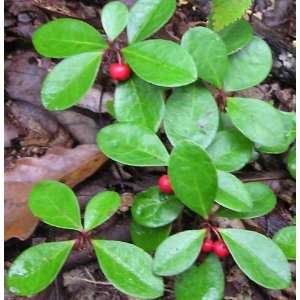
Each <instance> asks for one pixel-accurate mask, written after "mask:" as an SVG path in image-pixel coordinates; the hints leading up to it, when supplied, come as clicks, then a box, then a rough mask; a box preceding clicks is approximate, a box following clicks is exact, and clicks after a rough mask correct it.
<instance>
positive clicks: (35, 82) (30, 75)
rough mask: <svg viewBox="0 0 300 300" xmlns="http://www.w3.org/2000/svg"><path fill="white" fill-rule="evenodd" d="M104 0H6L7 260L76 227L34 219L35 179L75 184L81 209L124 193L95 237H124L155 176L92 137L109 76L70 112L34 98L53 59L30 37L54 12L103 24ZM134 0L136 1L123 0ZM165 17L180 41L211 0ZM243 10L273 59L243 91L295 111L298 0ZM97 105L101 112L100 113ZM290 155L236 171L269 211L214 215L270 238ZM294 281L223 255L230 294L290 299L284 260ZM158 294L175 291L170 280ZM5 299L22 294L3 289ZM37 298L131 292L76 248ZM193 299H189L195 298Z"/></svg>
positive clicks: (287, 184) (263, 158)
mask: <svg viewBox="0 0 300 300" xmlns="http://www.w3.org/2000/svg"><path fill="white" fill-rule="evenodd" d="M106 2H108V1H104V0H98V1H97V0H81V1H72V0H69V1H68V0H22V1H21V0H6V1H5V24H4V25H5V238H6V242H5V267H6V268H8V267H9V266H10V264H11V263H12V261H13V260H14V259H15V258H16V257H17V256H18V255H19V254H20V253H21V251H22V250H24V249H26V248H28V247H29V246H31V245H34V244H38V243H41V242H44V241H59V240H65V239H70V238H72V236H73V233H72V232H71V233H68V232H65V231H63V230H59V229H55V228H54V227H50V226H48V225H46V224H43V223H39V224H38V222H37V220H36V219H35V218H33V217H32V215H31V214H30V212H29V211H28V208H27V206H26V199H27V195H28V192H29V190H30V188H31V186H32V183H33V182H36V181H38V180H41V179H43V178H53V179H57V180H61V181H64V182H66V183H69V184H70V185H71V186H74V188H75V192H76V194H77V196H78V198H79V201H80V206H81V208H82V209H83V208H84V206H85V204H86V202H87V200H89V199H90V198H91V197H92V196H93V195H95V194H96V193H97V192H99V191H103V190H106V189H109V190H115V191H117V192H119V193H120V194H121V198H122V207H121V209H120V210H119V212H118V214H117V215H115V216H114V217H113V218H112V219H111V220H109V221H108V222H106V223H105V224H104V225H102V226H101V227H100V228H99V230H97V232H95V236H101V237H104V238H107V239H116V240H122V241H130V233H129V224H130V212H129V210H130V206H131V203H132V199H133V195H134V194H135V193H137V192H140V191H142V190H144V189H145V188H147V187H149V186H152V185H155V184H156V182H157V178H158V177H159V175H160V174H161V173H162V172H164V168H134V167H127V166H123V165H120V164H117V163H115V162H112V161H108V160H107V159H106V158H105V157H104V156H103V155H102V154H101V153H99V151H98V150H97V147H96V146H95V137H96V134H97V132H98V131H99V129H101V128H102V127H103V126H105V125H107V124H109V123H110V122H111V121H112V119H111V117H110V116H109V114H108V113H107V111H106V106H105V103H106V101H108V100H111V99H113V91H114V85H113V84H112V83H111V81H110V79H109V78H108V76H106V75H105V72H106V70H107V64H106V63H104V64H103V66H102V67H103V69H104V75H103V76H101V77H99V78H98V79H97V81H96V84H95V85H94V87H93V88H92V90H91V91H90V92H89V93H88V95H87V96H86V97H85V99H84V101H83V102H81V104H79V105H78V106H76V107H74V108H72V109H69V110H67V111H60V112H49V111H46V110H45V109H44V108H43V107H42V106H41V102H40V90H41V82H42V80H43V78H44V77H45V75H46V74H47V73H48V71H49V69H51V68H52V67H53V65H54V64H55V63H56V61H54V60H52V61H51V60H49V59H45V58H42V57H40V56H39V55H38V54H36V52H35V51H34V49H33V46H32V43H31V36H32V33H33V31H34V30H35V29H36V28H37V27H38V26H40V25H41V24H43V23H46V22H48V21H49V20H52V19H53V18H56V17H72V18H78V19H81V20H84V21H86V22H88V23H90V24H91V25H93V26H95V27H96V28H97V29H99V30H100V31H102V28H101V23H100V18H99V9H101V7H103V5H104V4H105V3H106ZM123 2H125V3H126V4H128V5H132V3H133V2H134V0H123ZM177 2H178V5H177V10H176V14H175V15H174V17H173V18H172V19H171V20H170V21H169V23H168V24H167V25H166V26H165V27H164V28H163V29H162V30H160V31H159V33H157V34H156V37H161V38H165V39H171V40H178V38H180V37H181V36H182V35H183V33H184V32H185V31H186V30H187V29H188V28H189V27H191V26H195V25H197V24H205V23H204V22H205V21H206V18H207V15H208V13H209V10H210V1H208V0H179V1H177ZM248 17H249V19H250V21H251V22H252V24H253V27H254V30H255V31H256V33H257V34H258V35H261V36H262V37H263V38H265V39H266V40H267V42H268V43H269V44H270V46H271V48H272V50H273V54H274V67H273V70H272V73H271V74H270V76H269V77H268V78H267V79H266V80H265V81H264V82H263V83H262V84H261V85H259V86H258V87H256V88H251V89H249V90H246V91H243V92H239V93H238V94H239V95H242V96H249V97H252V98H259V99H273V101H274V103H275V105H276V106H277V107H278V108H280V109H281V110H284V111H295V106H296V98H295V44H294V41H295V1H293V0H283V1H281V0H272V1H270V0H257V1H254V4H253V7H252V10H249V16H248ZM99 112H100V113H99ZM285 161H286V154H281V155H272V156H271V155H260V156H259V158H258V160H257V161H255V162H254V163H252V164H250V165H248V166H247V167H246V168H244V169H243V170H242V171H241V172H239V173H238V176H239V177H240V178H242V179H243V180H244V181H245V182H249V181H262V182H266V183H267V184H269V185H270V186H271V188H272V189H273V190H274V192H275V193H276V195H277V199H278V202H277V207H276V208H275V209H274V210H273V211H272V212H271V213H270V214H268V215H266V216H264V217H261V218H256V219H252V220H248V221H241V220H235V221H228V220H225V219H222V218H216V220H215V222H217V223H218V224H222V226H223V227H227V226H234V227H238V228H247V229H253V230H255V231H257V232H261V233H264V234H266V235H267V236H270V237H272V236H273V234H274V233H275V232H277V231H278V230H279V229H280V228H282V227H284V226H286V225H289V224H291V223H292V222H293V219H294V216H295V214H296V211H295V207H296V205H295V181H294V180H293V179H292V178H291V177H290V176H289V174H288V172H287V170H286V164H285ZM196 222H197V221H196V220H195V217H194V216H193V215H191V214H190V213H189V212H188V211H184V213H183V216H182V218H180V219H179V220H178V221H177V222H176V224H174V227H173V230H174V231H176V229H178V228H182V229H183V228H193V226H195V224H196ZM290 265H291V269H292V273H293V279H294V280H293V284H292V286H291V287H290V288H289V289H286V290H283V291H274V290H266V289H264V288H261V287H259V286H257V285H255V284H254V283H252V282H250V281H249V280H248V279H247V278H246V277H245V276H244V275H243V274H242V273H241V271H240V270H239V269H238V267H237V266H236V265H235V264H234V263H233V261H232V260H231V259H228V260H226V262H225V263H224V269H225V272H226V274H227V275H226V285H225V286H226V290H225V297H224V299H226V300H248V299H249V300H250V299H252V300H287V299H289V300H292V299H296V295H295V264H294V263H290ZM167 286H168V289H167V290H166V293H165V295H164V297H163V298H162V299H164V300H167V299H168V300H171V299H175V297H174V294H173V292H172V286H173V281H172V280H171V279H170V280H169V281H168V282H167ZM5 299H6V300H13V299H25V298H22V297H16V296H14V295H11V294H9V293H6V294H5ZM31 299H34V300H46V299H47V300H61V299H72V300H76V299H78V300H83V299H89V300H90V299H98V300H106V299H107V300H112V299H114V300H121V299H122V300H123V299H124V300H125V299H132V298H130V297H128V296H125V295H123V294H121V293H120V292H118V291H117V290H116V289H115V288H114V287H113V286H111V285H110V284H108V283H107V282H105V278H104V276H103V274H101V272H100V271H99V268H98V267H97V262H96V258H95V257H94V256H90V255H89V253H87V252H85V251H83V252H74V253H73V254H72V255H71V257H70V258H69V260H68V261H67V263H66V265H65V267H64V268H63V270H62V272H61V273H60V275H59V276H58V278H57V279H56V280H55V282H54V283H53V284H52V285H51V286H50V287H49V288H48V289H47V290H45V291H44V292H42V293H40V294H39V295H36V296H34V297H32V298H31ZM191 300H193V299H191Z"/></svg>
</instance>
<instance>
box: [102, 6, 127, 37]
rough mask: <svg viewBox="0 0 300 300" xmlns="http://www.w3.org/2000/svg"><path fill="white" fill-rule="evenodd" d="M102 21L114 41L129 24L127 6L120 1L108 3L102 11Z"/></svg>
mask: <svg viewBox="0 0 300 300" xmlns="http://www.w3.org/2000/svg"><path fill="white" fill-rule="evenodd" d="M101 21H102V25H103V28H104V30H105V32H106V34H107V36H108V39H109V40H110V41H113V40H114V39H115V38H116V37H118V35H119V34H120V33H121V32H122V31H123V30H124V29H125V27H126V25H127V22H128V8H127V6H126V5H125V4H124V3H122V2H120V1H112V2H109V3H107V4H106V5H105V6H104V7H103V10H102V12H101Z"/></svg>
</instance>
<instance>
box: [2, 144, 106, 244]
mask: <svg viewBox="0 0 300 300" xmlns="http://www.w3.org/2000/svg"><path fill="white" fill-rule="evenodd" d="M106 161H107V157H106V156H105V155H104V154H103V153H101V152H100V151H99V150H98V148H97V147H96V146H95V145H81V146H78V147H76V148H73V149H65V148H62V147H54V148H52V149H51V150H49V151H48V152H47V153H46V155H45V156H43V157H41V158H23V159H20V160H18V161H17V163H16V166H15V167H14V168H13V169H11V170H8V171H7V172H5V183H4V189H5V205H4V214H5V222H4V223H5V240H8V239H10V238H13V237H16V238H19V239H21V240H25V239H27V238H28V237H29V236H30V235H31V234H32V233H33V231H34V229H35V227H36V226H37V224H38V220H37V219H36V218H34V217H33V215H32V214H31V212H30V210H29V208H28V206H27V200H28V194H29V192H30V190H31V188H32V186H33V185H34V184H35V183H36V182H38V181H40V180H44V179H53V180H59V181H61V182H64V183H66V184H67V185H69V186H70V187H74V186H75V185H77V184H78V183H80V182H82V181H83V180H84V179H86V178H88V177H89V176H91V175H92V174H93V173H95V172H96V171H97V170H98V169H99V168H100V167H101V166H102V165H103V164H104V163H105V162H106Z"/></svg>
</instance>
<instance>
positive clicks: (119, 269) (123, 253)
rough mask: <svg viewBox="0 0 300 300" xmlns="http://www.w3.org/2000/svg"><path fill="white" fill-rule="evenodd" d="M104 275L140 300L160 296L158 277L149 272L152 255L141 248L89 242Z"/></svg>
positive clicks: (111, 242)
mask: <svg viewBox="0 0 300 300" xmlns="http://www.w3.org/2000/svg"><path fill="white" fill-rule="evenodd" d="M92 243H93V246H94V250H95V252H96V256H97V259H98V262H99V265H100V267H101V270H102V272H103V273H104V275H105V277H106V278H107V279H108V280H109V281H110V282H111V283H112V284H113V285H114V286H115V287H116V288H117V289H118V290H120V291H121V292H123V293H125V294H127V295H130V296H133V297H138V298H142V299H155V298H158V297H160V296H162V295H163V291H164V285H163V281H162V279H161V278H159V277H157V276H155V275H153V273H152V263H153V261H152V257H151V256H150V255H149V254H148V253H146V252H145V251H144V250H142V249H140V248H138V247H136V246H134V245H131V244H128V243H124V242H119V241H103V240H97V241H96V240H94V241H92Z"/></svg>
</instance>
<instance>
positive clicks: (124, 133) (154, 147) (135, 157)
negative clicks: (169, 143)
mask: <svg viewBox="0 0 300 300" xmlns="http://www.w3.org/2000/svg"><path fill="white" fill-rule="evenodd" d="M97 144H98V147H99V148H100V149H101V151H103V152H104V154H105V155H107V156H108V157H109V158H111V159H113V160H115V161H118V162H120V163H122V164H125V165H131V166H140V167H145V166H166V165H167V164H168V161H169V154H168V152H167V150H166V148H165V146H164V145H163V143H162V142H161V141H160V139H159V138H158V137H157V136H156V135H155V134H154V133H153V132H152V131H151V130H150V129H147V128H144V127H141V126H138V125H133V124H114V125H110V126H107V127H105V128H103V129H102V130H101V131H100V132H99V133H98V136H97Z"/></svg>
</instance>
